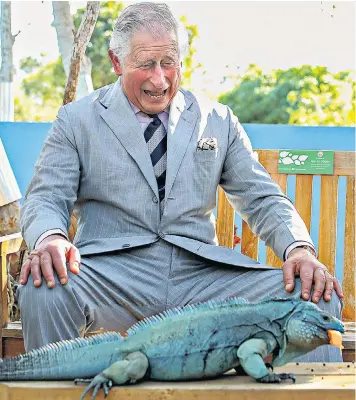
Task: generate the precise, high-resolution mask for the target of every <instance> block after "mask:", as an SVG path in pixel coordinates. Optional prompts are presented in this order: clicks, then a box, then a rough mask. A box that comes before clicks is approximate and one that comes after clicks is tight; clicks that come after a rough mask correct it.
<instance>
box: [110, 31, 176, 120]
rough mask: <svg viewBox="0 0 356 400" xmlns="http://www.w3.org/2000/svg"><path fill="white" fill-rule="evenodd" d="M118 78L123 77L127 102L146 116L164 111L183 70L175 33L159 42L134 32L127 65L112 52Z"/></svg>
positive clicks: (164, 36) (126, 61) (146, 35)
mask: <svg viewBox="0 0 356 400" xmlns="http://www.w3.org/2000/svg"><path fill="white" fill-rule="evenodd" d="M109 55H110V58H111V61H112V63H113V66H114V69H115V72H116V74H117V75H121V77H122V78H121V79H122V88H123V90H124V92H125V94H126V96H127V97H128V99H129V100H130V101H131V102H132V103H133V104H135V106H136V107H138V108H139V109H140V110H141V111H143V112H144V113H146V114H157V113H159V112H161V111H163V110H164V109H165V108H166V107H167V106H168V105H169V104H170V103H171V101H172V99H173V97H174V96H175V95H176V93H177V91H178V89H179V85H180V81H181V71H180V62H179V56H178V48H177V42H176V39H175V35H174V34H173V33H165V34H163V35H162V36H161V37H160V38H159V39H155V38H153V37H152V35H151V34H150V33H147V32H138V33H135V34H134V35H133V37H132V40H131V53H130V54H129V55H128V56H127V57H126V59H125V62H124V64H121V63H120V62H119V61H118V59H117V58H116V57H115V56H114V55H113V54H112V52H111V51H109Z"/></svg>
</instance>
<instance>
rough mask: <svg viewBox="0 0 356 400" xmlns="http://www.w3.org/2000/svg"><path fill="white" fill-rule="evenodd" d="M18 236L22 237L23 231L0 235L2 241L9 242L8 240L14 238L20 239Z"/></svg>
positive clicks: (0, 241)
mask: <svg viewBox="0 0 356 400" xmlns="http://www.w3.org/2000/svg"><path fill="white" fill-rule="evenodd" d="M18 238H22V236H21V232H17V233H12V234H11V235H6V236H1V237H0V243H2V242H8V241H11V240H14V239H18Z"/></svg>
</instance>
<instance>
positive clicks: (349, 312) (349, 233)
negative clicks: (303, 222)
mask: <svg viewBox="0 0 356 400" xmlns="http://www.w3.org/2000/svg"><path fill="white" fill-rule="evenodd" d="M342 282H343V283H342V286H343V293H344V301H345V306H344V309H343V312H342V316H343V319H344V320H345V321H353V320H354V319H355V178H353V177H348V178H347V184H346V211H345V240H344V268H343V280H342Z"/></svg>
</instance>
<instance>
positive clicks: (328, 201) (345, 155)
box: [0, 150, 355, 361]
mask: <svg viewBox="0 0 356 400" xmlns="http://www.w3.org/2000/svg"><path fill="white" fill-rule="evenodd" d="M257 153H258V156H259V160H260V162H261V163H262V164H263V165H264V167H265V168H266V169H267V170H268V172H269V173H270V174H271V176H272V178H273V179H274V180H275V181H276V182H277V183H278V184H279V185H280V186H281V187H282V190H283V191H284V192H286V190H287V175H285V174H278V151H276V150H257ZM354 166H355V153H354V152H346V151H337V152H335V169H334V174H333V175H332V176H326V175H325V176H322V177H321V201H320V218H319V220H320V223H319V243H318V256H319V259H320V260H321V261H322V262H323V263H324V264H325V265H327V266H328V268H329V269H330V271H331V272H332V273H333V274H334V272H335V259H336V258H335V256H336V231H337V228H336V220H337V214H338V207H337V204H338V180H339V178H340V177H342V176H345V177H346V180H347V190H346V212H345V228H344V229H345V242H344V251H343V253H344V266H343V290H344V294H345V307H344V312H343V319H344V321H345V322H346V324H347V333H346V334H345V335H344V346H345V350H344V361H353V360H354V359H355V328H354V326H355V325H354V323H353V321H354V315H355V281H354V273H355V224H354V222H355V203H354V198H355V169H354ZM312 188H313V176H312V175H298V176H297V177H296V198H295V205H296V208H297V210H298V211H299V213H300V214H301V216H302V218H303V219H304V221H305V223H306V225H307V227H308V229H309V230H310V227H311V213H312V208H311V205H312V198H313V190H312ZM217 234H218V238H219V243H220V245H223V246H227V247H230V248H232V247H233V238H234V211H233V209H232V208H231V206H230V204H229V203H228V201H227V200H226V197H225V194H224V193H223V191H222V190H221V189H219V194H218V207H217ZM241 240H242V242H241V251H242V253H243V254H246V255H248V256H249V257H251V258H253V259H256V260H258V259H259V247H258V239H257V237H256V236H255V235H254V234H253V233H252V232H251V231H250V229H249V228H248V226H247V224H246V223H244V222H243V223H242V234H241ZM21 242H22V239H21V236H20V235H17V236H16V235H15V236H13V237H5V238H0V246H1V248H0V250H1V253H0V254H1V265H2V268H1V275H0V282H1V293H0V304H1V306H2V312H1V320H0V324H1V325H0V326H1V327H2V330H0V335H1V336H0V339H1V340H2V346H0V351H1V352H2V356H3V357H6V356H12V355H15V354H18V353H20V352H23V351H24V349H23V342H22V331H21V324H20V323H9V320H8V312H7V273H6V254H9V253H11V252H15V251H17V249H18V248H19V246H20V245H21ZM266 263H267V264H268V265H272V266H276V267H280V266H281V265H282V262H281V260H279V259H278V258H277V257H276V256H275V255H274V253H273V251H272V250H271V249H268V250H267V256H266Z"/></svg>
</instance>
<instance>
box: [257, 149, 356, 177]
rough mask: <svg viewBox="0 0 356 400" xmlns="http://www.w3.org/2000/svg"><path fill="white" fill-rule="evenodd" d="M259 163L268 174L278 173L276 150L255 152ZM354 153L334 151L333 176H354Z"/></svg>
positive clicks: (277, 152)
mask: <svg viewBox="0 0 356 400" xmlns="http://www.w3.org/2000/svg"><path fill="white" fill-rule="evenodd" d="M256 151H257V153H258V159H259V161H260V163H261V164H262V165H263V166H264V167H265V168H266V169H267V171H268V172H269V173H270V174H276V173H278V154H279V151H278V150H256ZM355 154H356V153H355V152H354V151H335V158H334V175H340V176H355Z"/></svg>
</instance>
